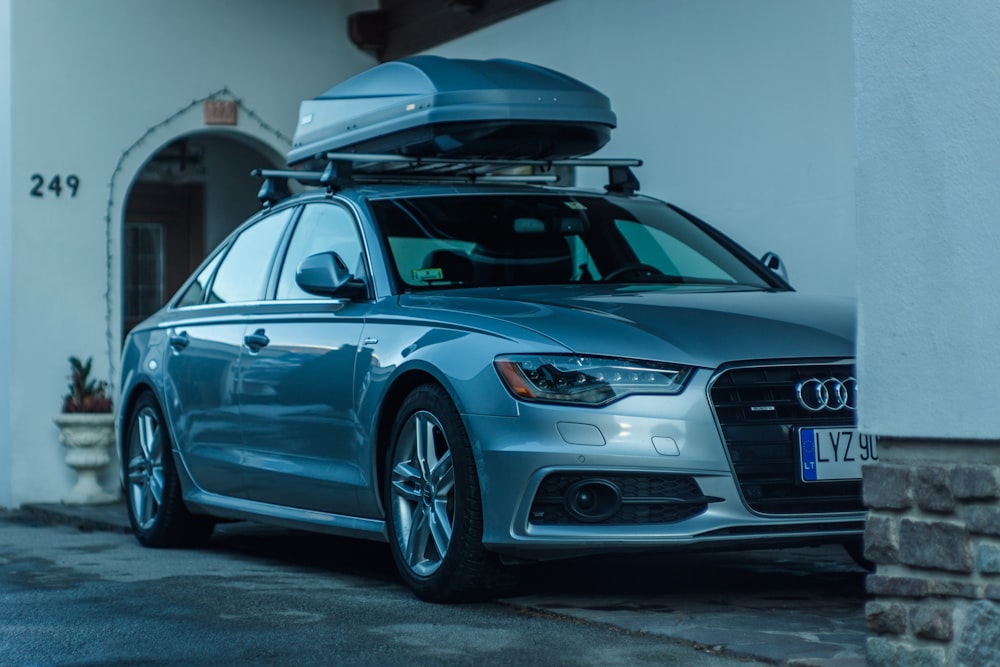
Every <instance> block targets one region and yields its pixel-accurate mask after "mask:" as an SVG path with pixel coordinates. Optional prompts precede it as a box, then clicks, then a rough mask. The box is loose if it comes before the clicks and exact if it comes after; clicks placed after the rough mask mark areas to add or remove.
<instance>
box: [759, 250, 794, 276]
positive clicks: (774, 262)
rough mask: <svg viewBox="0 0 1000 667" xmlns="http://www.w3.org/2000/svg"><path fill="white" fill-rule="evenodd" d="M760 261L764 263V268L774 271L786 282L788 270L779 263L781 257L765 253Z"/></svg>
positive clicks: (782, 263) (783, 264)
mask: <svg viewBox="0 0 1000 667" xmlns="http://www.w3.org/2000/svg"><path fill="white" fill-rule="evenodd" d="M760 261H761V262H763V263H764V266H766V267H767V268H769V269H771V270H772V271H774V272H775V273H776V274H778V276H779V277H780V278H781V279H782V280H784V281H785V282H786V283H787V282H788V270H787V269H785V263H784V262H782V261H781V257H778V255H777V254H775V253H773V252H768V253H765V254H764V256H763V257H761V258H760Z"/></svg>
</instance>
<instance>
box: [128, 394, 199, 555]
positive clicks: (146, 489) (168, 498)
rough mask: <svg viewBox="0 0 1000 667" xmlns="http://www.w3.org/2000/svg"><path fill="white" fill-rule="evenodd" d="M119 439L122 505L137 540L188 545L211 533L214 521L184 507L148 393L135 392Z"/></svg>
mask: <svg viewBox="0 0 1000 667" xmlns="http://www.w3.org/2000/svg"><path fill="white" fill-rule="evenodd" d="M128 424H129V425H128V431H127V432H126V436H125V437H126V442H125V448H124V449H125V460H124V461H123V464H124V465H125V494H126V502H125V505H126V507H127V508H128V517H129V522H130V523H131V524H132V531H133V532H134V533H135V536H136V538H138V540H139V542H141V543H142V544H144V545H145V546H148V547H179V546H194V545H197V544H200V543H203V542H205V541H206V540H207V539H208V537H209V536H210V535H211V534H212V530H213V528H214V527H215V521H214V520H212V519H211V518H209V517H206V516H201V515H198V514H192V513H191V512H189V511H188V509H187V507H185V506H184V500H183V497H182V494H181V484H180V479H179V478H178V476H177V469H176V467H175V465H174V458H173V447H172V445H171V442H170V434H169V432H168V429H167V427H166V423H165V422H164V420H163V412H162V411H161V410H160V406H159V405H158V404H157V402H156V399H155V398H154V397H153V395H152V394H149V393H146V394H143V395H142V396H140V397H139V400H138V401H136V404H135V407H134V409H133V410H132V413H131V416H130V418H129V423H128Z"/></svg>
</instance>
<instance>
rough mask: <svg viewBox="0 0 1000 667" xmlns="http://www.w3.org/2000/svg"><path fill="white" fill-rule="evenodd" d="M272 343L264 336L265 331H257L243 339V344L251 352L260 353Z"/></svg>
mask: <svg viewBox="0 0 1000 667" xmlns="http://www.w3.org/2000/svg"><path fill="white" fill-rule="evenodd" d="M270 342H271V339H270V338H268V337H267V336H265V335H264V330H263V329H257V330H256V331H254V332H253V333H252V334H247V335H246V336H244V337H243V344H244V345H246V346H247V347H248V348H250V351H251V352H260V349H261V348H262V347H266V346H267V344H268V343H270Z"/></svg>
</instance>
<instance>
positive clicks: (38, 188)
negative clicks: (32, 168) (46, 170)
mask: <svg viewBox="0 0 1000 667" xmlns="http://www.w3.org/2000/svg"><path fill="white" fill-rule="evenodd" d="M79 189H80V178H79V176H77V175H76V174H69V175H67V176H66V178H63V177H62V176H60V175H59V174H56V175H55V176H53V177H52V178H51V179H49V182H48V184H47V185H46V183H45V177H44V176H42V175H41V174H32V175H31V191H30V192H31V196H32V197H44V196H45V194H46V191H48V192H49V193H50V194H52V195H54V196H56V197H61V196H62V193H63V191H64V190H65V191H67V192H69V196H70V197H75V196H76V191H77V190H79Z"/></svg>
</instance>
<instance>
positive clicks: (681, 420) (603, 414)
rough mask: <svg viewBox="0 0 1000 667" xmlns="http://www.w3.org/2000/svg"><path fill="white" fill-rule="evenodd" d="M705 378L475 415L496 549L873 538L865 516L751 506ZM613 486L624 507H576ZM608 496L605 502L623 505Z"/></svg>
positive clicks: (534, 551)
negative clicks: (677, 390) (510, 413)
mask: <svg viewBox="0 0 1000 667" xmlns="http://www.w3.org/2000/svg"><path fill="white" fill-rule="evenodd" d="M693 380H694V381H693V382H692V385H690V386H688V388H687V390H686V391H685V392H684V393H683V394H681V395H679V396H632V397H628V398H626V399H623V400H621V401H618V402H616V403H613V404H611V405H609V406H606V407H604V408H599V409H588V408H580V407H572V406H561V405H551V404H540V403H520V404H519V405H518V408H519V412H520V414H519V416H518V417H496V416H485V415H469V414H466V415H463V418H464V419H465V421H466V424H467V426H468V428H469V434H470V437H471V439H472V442H473V449H474V451H475V452H476V455H477V457H478V460H477V464H478V470H479V473H480V485H481V488H482V493H483V523H484V525H483V542H484V544H485V545H486V546H487V547H488V548H490V549H491V550H494V551H497V552H499V553H501V554H504V555H506V556H509V557H515V558H525V559H544V558H550V557H565V556H569V555H583V554H589V553H601V552H608V551H636V550H647V549H659V548H669V549H681V548H690V547H706V548H724V547H741V546H742V547H745V548H755V547H763V546H781V545H801V544H813V543H823V542H831V541H833V542H836V541H847V540H850V539H852V538H856V537H858V536H859V535H860V534H861V533H862V531H863V529H864V513H863V512H831V513H822V514H817V513H813V514H783V515H780V516H779V515H765V514H761V513H757V512H754V511H752V510H750V509H748V507H747V506H746V504H745V503H744V501H743V498H742V497H741V494H740V489H739V488H738V485H737V484H736V483H735V481H734V477H733V473H732V467H731V464H730V461H729V457H728V456H727V453H726V447H725V445H724V443H723V442H722V439H721V436H720V433H719V428H718V426H717V424H716V421H715V417H714V415H713V413H712V411H711V410H710V408H709V405H708V402H707V400H706V389H705V386H706V383H707V381H708V380H709V376H708V374H707V373H705V374H704V375H699V376H698V377H696V378H693ZM589 481H592V482H594V485H593V486H589V487H588V486H587V483H588V482H589ZM605 484H608V485H610V486H612V487H617V488H618V489H619V491H620V493H619V498H618V501H619V504H620V505H621V507H622V511H613V512H612V511H611V510H614V509H615V508H614V507H609V508H608V511H601V508H600V507H598V510H597V511H596V512H595V513H594V515H592V516H589V517H588V516H585V515H583V516H581V515H580V513H579V512H576V511H575V510H576V508H575V507H573V505H574V503H573V502H572V500H571V496H573V494H574V493H577V492H579V490H580V488H581V485H582V486H583V487H585V490H587V489H591V490H596V491H597V494H596V495H601V494H603V493H604V491H602V489H606V488H607V486H605ZM608 494H609V495H608V498H609V499H608V500H607V501H606V502H604V501H601V502H604V504H605V505H607V504H608V503H612V504H613V501H614V500H615V499H614V498H613V497H612V496H613V493H612V492H608ZM560 495H561V496H563V498H562V500H563V502H560V500H561V499H560Z"/></svg>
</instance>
